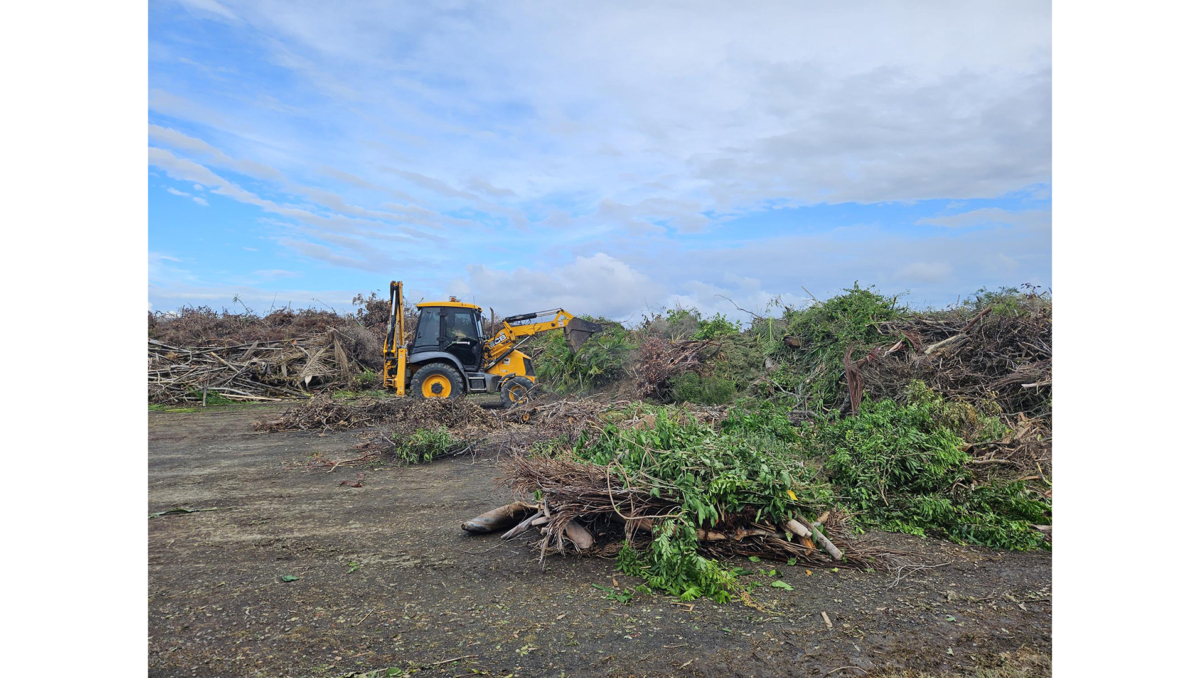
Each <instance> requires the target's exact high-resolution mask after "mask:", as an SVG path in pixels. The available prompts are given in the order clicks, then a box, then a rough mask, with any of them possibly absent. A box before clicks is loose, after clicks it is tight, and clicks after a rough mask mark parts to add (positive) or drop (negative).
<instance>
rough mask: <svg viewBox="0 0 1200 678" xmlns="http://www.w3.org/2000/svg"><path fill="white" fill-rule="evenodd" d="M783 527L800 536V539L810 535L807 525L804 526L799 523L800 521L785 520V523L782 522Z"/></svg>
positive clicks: (810, 531)
mask: <svg viewBox="0 0 1200 678" xmlns="http://www.w3.org/2000/svg"><path fill="white" fill-rule="evenodd" d="M783 528H784V529H785V530H787V531H788V532H791V533H792V534H794V535H796V536H797V537H800V538H802V539H803V538H804V537H811V536H812V530H810V529H808V528H807V527H805V526H803V525H801V524H800V523H798V522H796V521H795V520H789V521H787V522H786V523H784V524H783Z"/></svg>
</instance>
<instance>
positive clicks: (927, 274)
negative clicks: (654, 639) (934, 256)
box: [897, 261, 954, 283]
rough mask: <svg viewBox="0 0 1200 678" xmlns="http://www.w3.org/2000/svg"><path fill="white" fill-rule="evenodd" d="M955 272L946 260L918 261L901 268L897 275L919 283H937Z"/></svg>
mask: <svg viewBox="0 0 1200 678" xmlns="http://www.w3.org/2000/svg"><path fill="white" fill-rule="evenodd" d="M953 272H954V269H953V268H952V267H951V266H950V264H947V263H945V262H936V263H929V262H925V261H917V262H913V263H911V264H909V265H907V266H905V267H903V268H901V269H900V270H899V271H897V276H898V277H899V278H901V279H903V280H909V281H913V282H918V283H937V282H942V281H944V280H946V279H947V278H949V277H950V274H951V273H953Z"/></svg>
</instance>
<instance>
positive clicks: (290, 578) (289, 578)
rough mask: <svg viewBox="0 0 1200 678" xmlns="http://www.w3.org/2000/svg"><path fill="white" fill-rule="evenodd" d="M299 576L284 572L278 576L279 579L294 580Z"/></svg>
mask: <svg viewBox="0 0 1200 678" xmlns="http://www.w3.org/2000/svg"><path fill="white" fill-rule="evenodd" d="M299 578H300V577H297V576H295V575H291V574H285V575H283V576H282V577H280V578H279V581H296V580H297V579H299Z"/></svg>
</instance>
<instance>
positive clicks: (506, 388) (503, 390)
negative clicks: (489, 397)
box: [500, 377, 534, 409]
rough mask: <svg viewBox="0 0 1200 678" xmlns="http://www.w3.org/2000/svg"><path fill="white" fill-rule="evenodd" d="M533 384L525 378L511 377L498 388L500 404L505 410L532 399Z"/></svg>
mask: <svg viewBox="0 0 1200 678" xmlns="http://www.w3.org/2000/svg"><path fill="white" fill-rule="evenodd" d="M533 388H534V387H533V382H532V381H530V380H529V379H527V378H525V377H513V378H512V379H509V380H508V381H506V382H504V384H503V385H502V386H501V387H500V403H501V404H502V405H504V407H505V408H506V409H507V408H509V407H516V406H517V405H520V404H521V403H525V402H529V400H530V399H531V398H533Z"/></svg>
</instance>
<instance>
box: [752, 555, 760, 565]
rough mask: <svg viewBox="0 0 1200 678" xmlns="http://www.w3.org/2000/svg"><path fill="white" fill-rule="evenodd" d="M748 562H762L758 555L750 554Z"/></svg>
mask: <svg viewBox="0 0 1200 678" xmlns="http://www.w3.org/2000/svg"><path fill="white" fill-rule="evenodd" d="M750 562H752V563H761V562H762V558H759V557H758V556H750Z"/></svg>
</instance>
